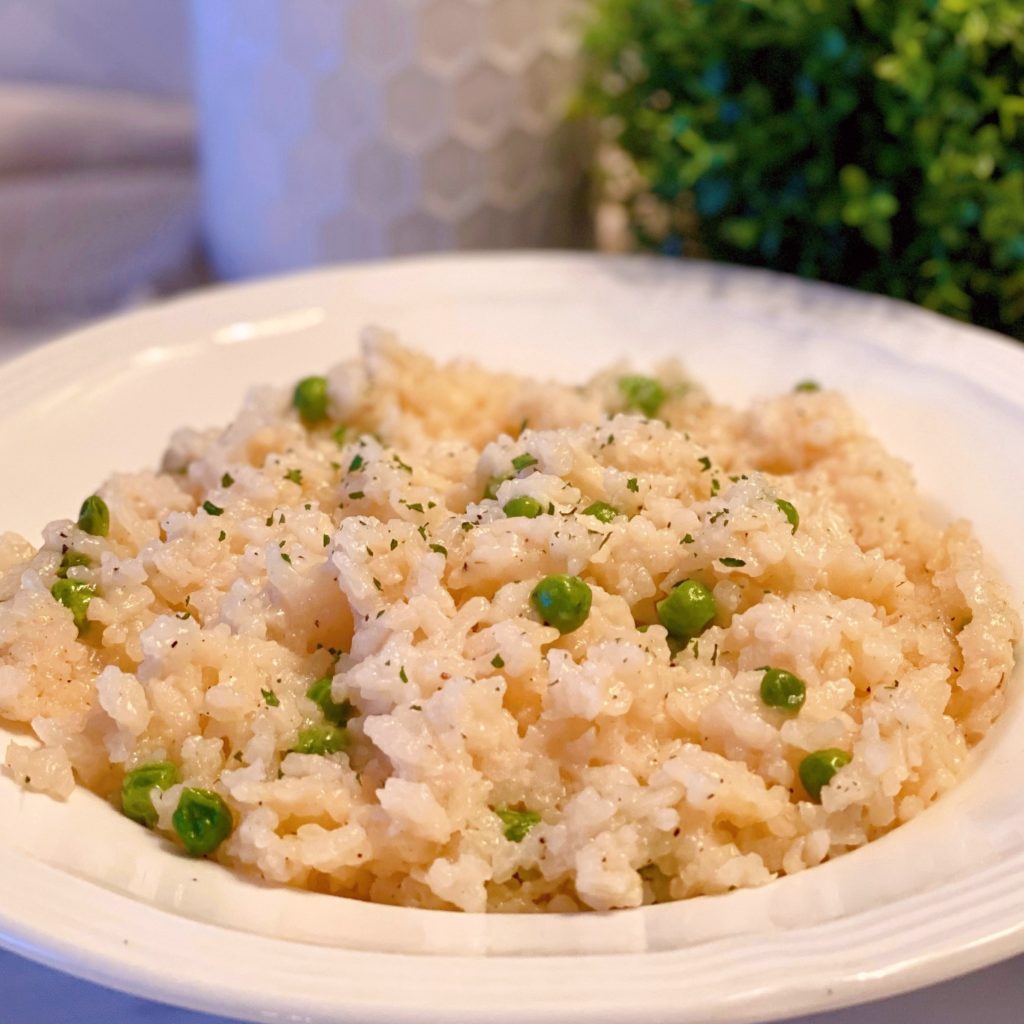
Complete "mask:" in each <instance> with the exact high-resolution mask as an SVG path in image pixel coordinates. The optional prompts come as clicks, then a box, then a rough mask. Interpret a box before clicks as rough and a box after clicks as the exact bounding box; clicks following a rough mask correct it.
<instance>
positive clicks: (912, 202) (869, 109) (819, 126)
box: [583, 0, 1024, 337]
mask: <svg viewBox="0 0 1024 1024" xmlns="http://www.w3.org/2000/svg"><path fill="white" fill-rule="evenodd" d="M585 52H586V55H587V62H588V66H587V73H586V82H585V86H584V94H583V106H584V108H585V109H586V110H587V111H589V112H590V113H593V114H596V115H597V116H598V117H599V118H600V119H601V121H602V123H603V126H604V130H605V132H606V135H607V136H608V137H609V138H610V139H611V140H613V141H614V142H615V144H617V146H618V147H620V148H621V149H622V150H624V151H625V153H626V154H628V156H629V157H630V158H631V161H632V164H633V166H634V167H635V169H636V171H637V172H638V180H637V182H636V184H635V185H634V186H633V187H632V188H630V189H629V190H628V194H627V195H625V196H624V199H625V202H626V204H627V207H628V209H629V211H630V213H631V224H632V227H633V230H634V233H635V234H636V236H637V237H638V239H639V240H640V241H641V242H642V243H643V244H645V245H647V246H651V247H655V248H659V249H661V250H662V251H665V252H669V253H694V254H699V255H707V256H710V257H712V258H715V259H722V260H730V261H734V262H739V263H749V264H761V265H764V266H769V267H773V268H776V269H778V270H784V271H789V272H792V273H796V274H800V275H803V276H805V277H813V278H821V279H824V280H827V281H836V282H839V283H841V284H846V285H851V286H854V287H857V288H862V289H866V290H870V291H878V292H885V293H888V294H889V295H895V296H897V297H900V298H905V299H910V300H912V301H915V302H919V303H921V304H923V305H925V306H927V307H929V308H931V309H935V310H939V311H941V312H943V313H947V314H950V315H952V316H955V317H959V318H961V319H964V320H972V321H974V322H976V323H979V324H983V325H985V326H988V327H992V328H996V329H998V330H1003V331H1006V332H1008V333H1010V334H1014V335H1016V336H1018V337H1024V94H1022V86H1024V71H1022V68H1024V0H593V14H592V18H591V21H590V24H589V27H588V30H587V33H586V38H585ZM652 205H653V206H654V207H655V208H657V209H658V210H660V211H661V213H662V216H651V215H650V210H651V208H652Z"/></svg>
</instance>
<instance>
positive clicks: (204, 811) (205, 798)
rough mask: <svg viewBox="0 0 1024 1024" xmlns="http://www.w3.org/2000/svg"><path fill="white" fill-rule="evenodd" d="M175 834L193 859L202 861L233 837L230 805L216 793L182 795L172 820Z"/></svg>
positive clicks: (187, 790) (187, 791) (186, 792)
mask: <svg viewBox="0 0 1024 1024" xmlns="http://www.w3.org/2000/svg"><path fill="white" fill-rule="evenodd" d="M171 822H172V824H173V825H174V831H175V832H176V833H177V834H178V838H179V839H180V840H181V841H182V843H183V844H184V846H185V850H186V851H187V852H188V853H190V854H192V856H193V857H202V856H205V855H206V854H208V853H213V851H214V850H216V849H217V847H218V846H220V844H221V843H223V842H224V840H225V839H227V837H228V836H229V835H231V829H232V825H233V823H232V820H231V811H230V810H229V809H228V805H227V804H226V803H224V800H223V799H222V798H221V797H220V796H219V794H217V793H214V792H213V790H212V789H193V788H192V787H191V786H189V787H186V788H185V789H183V790H182V791H181V799H180V800H179V801H178V807H177V809H176V810H175V812H174V815H173V816H172V818H171Z"/></svg>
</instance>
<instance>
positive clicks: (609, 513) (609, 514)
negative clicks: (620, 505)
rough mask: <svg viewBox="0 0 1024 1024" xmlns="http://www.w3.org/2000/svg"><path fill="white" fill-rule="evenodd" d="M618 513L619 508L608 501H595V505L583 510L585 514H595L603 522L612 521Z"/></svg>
mask: <svg viewBox="0 0 1024 1024" xmlns="http://www.w3.org/2000/svg"><path fill="white" fill-rule="evenodd" d="M618 514H619V510H618V509H617V508H616V507H615V506H614V505H609V504H608V502H606V501H595V502H594V504H593V505H588V506H587V507H586V508H585V509H584V510H583V515H585V516H593V517H594V518H595V519H598V520H600V521H601V522H602V523H610V522H611V521H612V520H613V519H614V518H615V517H616V516H617V515H618Z"/></svg>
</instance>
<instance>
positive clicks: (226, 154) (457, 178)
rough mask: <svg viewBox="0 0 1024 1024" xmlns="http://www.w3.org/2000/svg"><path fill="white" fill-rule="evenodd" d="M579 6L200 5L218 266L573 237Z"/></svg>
mask: <svg viewBox="0 0 1024 1024" xmlns="http://www.w3.org/2000/svg"><path fill="white" fill-rule="evenodd" d="M580 5H581V0H218V2H217V3H216V4H207V3H195V4H193V13H194V23H195V32H196V47H195V49H196V54H197V60H198V63H199V65H200V74H199V78H198V80H199V83H200V89H199V92H200V95H199V103H200V111H201V118H202V145H203V160H204V184H205V192H206V203H207V209H208V210H209V211H210V215H209V217H208V227H209V232H210V238H209V242H210V248H211V251H212V255H213V260H214V263H215V266H216V267H217V269H218V270H219V271H220V272H221V273H222V274H223V275H224V276H226V277H241V276H247V275H250V274H258V273H266V272H269V271H278V270H282V269H288V268H292V267H300V266H304V265H308V264H309V263H314V262H325V261H331V260H346V259H362V258H373V257H379V256H386V255H391V254H399V253H411V252H422V251H430V250H439V249H451V248H502V247H511V246H562V245H573V244H579V243H580V242H581V241H583V240H584V235H585V232H584V224H585V220H586V218H585V217H584V216H583V210H584V204H583V203H582V202H581V191H582V184H583V172H582V168H583V166H584V163H585V157H586V154H585V152H584V151H583V148H582V142H583V138H582V132H581V131H580V128H579V126H578V125H574V124H572V123H571V122H569V121H568V120H567V118H566V113H567V109H568V104H569V102H570V100H571V97H572V94H573V90H574V89H575V86H576V82H577V80H578V63H577V62H578V57H577V55H578V43H577V40H578V26H577V21H576V18H577V15H578V12H579V10H580ZM225 7H233V8H236V10H235V12H234V14H235V16H234V17H231V16H228V17H225V16H224V13H225V12H224V8H225ZM218 11H219V13H218ZM226 95H232V96H233V99H232V101H231V103H230V104H226V102H225V96H226ZM226 113H230V116H225V114H226ZM228 211H230V213H228Z"/></svg>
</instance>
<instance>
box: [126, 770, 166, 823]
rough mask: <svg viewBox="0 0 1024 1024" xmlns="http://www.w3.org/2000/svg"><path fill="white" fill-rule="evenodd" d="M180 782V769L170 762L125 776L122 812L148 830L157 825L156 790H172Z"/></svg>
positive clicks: (131, 772)
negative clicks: (154, 804)
mask: <svg viewBox="0 0 1024 1024" xmlns="http://www.w3.org/2000/svg"><path fill="white" fill-rule="evenodd" d="M178 781H179V777H178V769H177V768H176V767H175V766H174V765H173V764H171V762H170V761H154V762H153V763H152V764H144V765H142V767H141V768H136V769H135V770H134V771H130V772H128V773H126V774H125V777H124V781H123V782H122V783H121V810H122V811H124V813H125V815H126V816H127V817H129V818H131V819H132V821H137V822H139V823H140V824H141V825H145V826H146V827H147V828H152V827H153V826H154V825H155V824H156V820H157V813H156V808H155V807H154V806H153V790H154V789H170V787H171V786H173V785H175V783H177V782H178Z"/></svg>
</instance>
